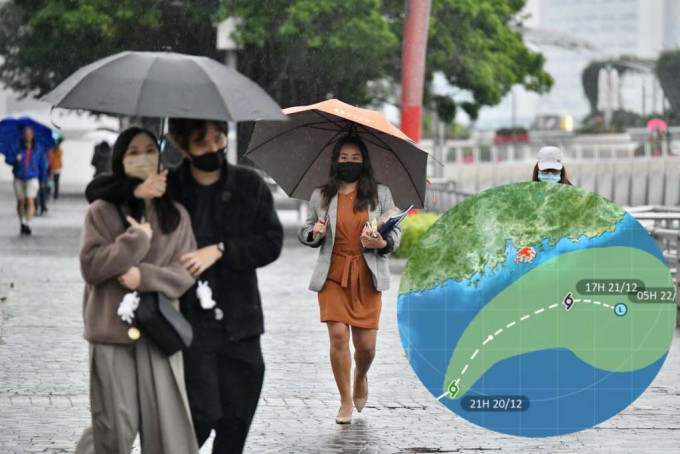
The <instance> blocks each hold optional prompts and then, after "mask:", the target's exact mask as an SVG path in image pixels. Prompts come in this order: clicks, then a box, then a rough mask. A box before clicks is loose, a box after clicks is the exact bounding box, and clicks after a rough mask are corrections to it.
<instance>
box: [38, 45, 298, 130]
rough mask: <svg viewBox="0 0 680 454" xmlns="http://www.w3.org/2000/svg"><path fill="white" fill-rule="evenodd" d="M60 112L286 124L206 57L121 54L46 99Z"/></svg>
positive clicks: (238, 77)
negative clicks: (64, 110) (275, 121)
mask: <svg viewBox="0 0 680 454" xmlns="http://www.w3.org/2000/svg"><path fill="white" fill-rule="evenodd" d="M42 100H43V101H45V102H48V103H50V104H52V105H54V106H56V107H62V108H66V109H85V110H90V111H94V112H104V113H111V114H117V115H135V116H141V117H159V118H160V117H170V118H197V119H208V120H221V121H245V120H258V119H266V120H284V119H285V116H284V115H283V114H282V113H281V108H280V107H279V106H278V104H276V102H274V100H273V99H272V98H271V97H270V96H269V95H268V94H267V93H266V92H265V91H264V90H263V89H262V88H260V86H259V85H257V84H256V83H255V82H253V81H251V80H250V79H248V78H247V77H245V76H243V75H242V74H240V73H238V72H237V71H235V70H233V69H231V68H229V67H227V66H225V65H223V64H221V63H218V62H216V61H215V60H212V59H210V58H207V57H198V56H193V55H183V54H177V53H172V52H121V53H119V54H115V55H111V56H109V57H106V58H104V59H102V60H98V61H96V62H94V63H91V64H89V65H87V66H84V67H82V68H80V69H79V70H78V71H76V72H75V73H73V74H72V75H71V76H69V77H68V78H67V79H66V80H64V81H63V82H62V83H61V84H59V85H58V86H57V87H56V88H55V89H54V90H52V91H51V92H50V93H48V94H47V95H46V96H45V97H44V98H43V99H42Z"/></svg>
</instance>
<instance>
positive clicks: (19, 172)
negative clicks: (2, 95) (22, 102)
mask: <svg viewBox="0 0 680 454" xmlns="http://www.w3.org/2000/svg"><path fill="white" fill-rule="evenodd" d="M45 153H46V150H42V149H40V148H38V147H36V143H35V133H34V132H33V128H31V127H30V126H26V127H25V128H24V129H23V131H22V140H21V144H20V145H19V147H18V150H17V152H16V153H8V154H7V157H6V162H7V164H9V165H11V166H12V168H13V169H12V173H13V174H14V193H15V194H16V198H17V214H18V215H19V221H20V222H21V234H22V235H30V234H31V227H30V224H31V221H32V220H33V216H34V215H35V197H36V196H37V195H38V191H39V190H40V185H41V184H44V183H45V182H46V181H47V168H48V165H47V156H46V154H45Z"/></svg>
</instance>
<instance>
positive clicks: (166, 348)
mask: <svg viewBox="0 0 680 454" xmlns="http://www.w3.org/2000/svg"><path fill="white" fill-rule="evenodd" d="M116 209H117V211H118V215H119V216H120V220H121V222H122V223H123V228H127V227H128V225H129V224H128V222H127V220H126V219H125V214H124V213H123V209H122V208H121V206H120V205H116ZM135 319H136V320H137V325H138V326H139V327H140V328H141V330H142V332H143V333H144V334H146V335H147V336H149V339H150V340H151V341H152V342H153V343H155V344H156V346H157V347H158V348H160V349H161V350H162V351H163V353H165V354H166V355H168V356H170V355H173V354H175V353H177V352H178V351H180V350H185V349H187V348H189V346H191V341H192V340H193V338H194V331H193V329H192V328H191V324H190V323H189V322H188V321H187V319H185V318H184V316H183V315H182V314H181V313H180V312H179V311H177V310H175V308H174V307H173V305H172V302H171V301H170V300H169V299H168V298H167V297H166V296H165V295H164V294H163V293H161V292H146V293H140V294H139V306H138V307H137V310H135Z"/></svg>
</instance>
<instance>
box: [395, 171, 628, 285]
mask: <svg viewBox="0 0 680 454" xmlns="http://www.w3.org/2000/svg"><path fill="white" fill-rule="evenodd" d="M624 215H625V211H624V210H623V209H622V208H620V207H618V206H617V205H615V204H613V203H612V202H610V201H609V200H607V199H605V198H604V197H602V196H599V195H597V194H595V193H592V192H586V191H583V190H581V189H578V188H575V187H572V186H568V185H564V184H545V183H538V182H527V183H515V184H511V185H505V186H499V187H497V188H494V189H490V190H487V191H484V192H482V193H480V194H477V195H475V196H474V197H471V198H469V199H466V200H464V201H463V202H461V203H459V204H458V205H456V206H455V207H454V208H453V209H451V210H449V211H448V212H447V213H445V214H444V215H443V216H442V217H441V218H439V220H438V221H437V222H436V223H435V224H434V225H433V226H432V227H431V228H430V230H428V231H427V232H426V233H425V235H423V237H422V238H421V240H420V243H419V247H417V248H416V250H415V251H414V253H413V254H412V255H411V256H410V257H409V261H408V263H407V265H406V268H405V270H404V273H403V276H402V278H401V283H400V287H399V293H400V294H405V293H410V292H412V291H418V290H426V289H430V288H434V287H436V286H438V285H442V284H443V283H444V281H446V280H448V279H453V280H455V281H458V282H460V281H462V280H464V279H469V278H471V277H472V276H473V275H474V274H475V273H480V274H481V273H483V272H484V269H485V267H486V266H487V265H488V267H489V270H491V271H493V270H495V269H496V268H497V267H499V266H500V265H502V264H503V263H504V262H505V259H506V257H505V252H506V247H507V244H508V240H510V241H512V243H513V244H514V245H515V247H516V248H517V249H520V248H523V247H534V248H536V249H537V251H539V250H540V245H541V243H542V242H543V241H544V240H545V239H546V238H547V240H548V244H549V245H554V244H556V243H557V242H558V241H559V240H561V239H562V238H567V239H570V240H572V241H577V240H578V238H579V237H580V236H581V235H585V236H586V237H589V238H592V237H596V236H599V235H601V234H603V233H605V232H609V231H613V230H615V228H616V223H617V222H619V221H620V220H621V219H622V218H623V216H624Z"/></svg>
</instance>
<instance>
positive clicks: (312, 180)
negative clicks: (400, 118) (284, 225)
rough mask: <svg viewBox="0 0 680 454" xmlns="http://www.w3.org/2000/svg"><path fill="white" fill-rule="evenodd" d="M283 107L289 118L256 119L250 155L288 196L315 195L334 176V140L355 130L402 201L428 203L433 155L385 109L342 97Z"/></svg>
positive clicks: (379, 175) (400, 203)
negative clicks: (360, 105) (427, 183)
mask: <svg viewBox="0 0 680 454" xmlns="http://www.w3.org/2000/svg"><path fill="white" fill-rule="evenodd" d="M283 112H284V113H286V114H287V115H288V118H289V121H287V122H274V121H258V122H257V123H256V124H255V130H254V131H253V136H252V138H251V140H250V146H249V148H248V151H247V152H246V154H245V156H247V157H248V158H250V159H251V160H252V161H253V162H255V163H256V164H257V165H258V166H260V168H261V169H262V170H264V171H265V172H267V173H268V174H269V175H270V176H271V177H272V178H273V179H274V181H276V182H277V183H278V184H279V186H281V188H282V189H283V190H284V191H285V192H286V194H288V196H290V197H293V198H296V199H303V200H309V198H310V197H311V195H312V192H314V189H316V188H318V187H320V186H322V185H323V184H324V183H326V181H327V180H328V173H329V171H330V168H331V153H332V150H333V145H334V143H335V142H336V141H337V140H338V139H340V138H341V137H343V136H344V135H346V134H349V133H353V134H356V135H357V136H359V137H360V138H361V139H362V140H363V141H364V142H365V143H366V146H367V147H368V152H369V154H370V155H371V163H372V164H373V171H374V174H375V178H376V181H378V182H380V183H382V184H384V185H386V186H388V187H389V188H390V190H391V191H392V195H393V198H394V201H395V203H396V204H397V206H400V207H402V208H403V207H406V206H408V205H410V204H413V206H414V207H417V208H422V207H423V206H424V201H425V178H426V174H427V158H428V156H429V155H428V153H427V152H425V151H424V150H422V149H420V148H418V146H417V145H416V144H415V143H414V142H413V141H412V140H411V139H409V138H408V136H407V135H406V134H404V133H403V132H401V131H400V130H399V129H398V128H397V127H395V126H394V125H392V124H391V123H390V122H388V121H387V119H385V117H384V116H383V115H382V114H380V113H379V112H376V111H373V110H367V109H360V108H358V107H354V106H350V105H349V104H345V103H343V102H341V101H338V100H337V99H331V100H328V101H324V102H320V103H318V104H313V105H310V106H301V107H292V108H289V109H284V111H283Z"/></svg>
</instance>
